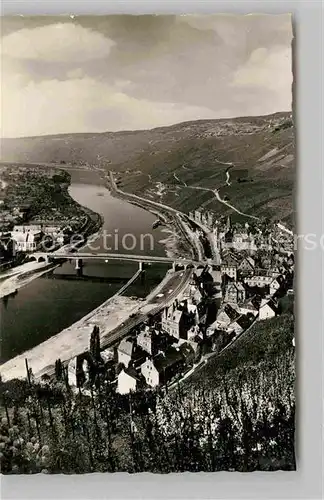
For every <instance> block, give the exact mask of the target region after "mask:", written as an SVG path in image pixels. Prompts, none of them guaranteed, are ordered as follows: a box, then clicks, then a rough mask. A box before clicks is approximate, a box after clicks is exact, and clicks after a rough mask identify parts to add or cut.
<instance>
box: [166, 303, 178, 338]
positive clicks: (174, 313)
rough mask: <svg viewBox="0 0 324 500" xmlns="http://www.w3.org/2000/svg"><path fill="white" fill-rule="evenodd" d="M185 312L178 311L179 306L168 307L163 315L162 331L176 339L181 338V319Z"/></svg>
mask: <svg viewBox="0 0 324 500" xmlns="http://www.w3.org/2000/svg"><path fill="white" fill-rule="evenodd" d="M182 316H183V311H180V310H179V309H177V305H176V304H173V305H172V306H171V307H166V308H165V309H164V311H163V314H162V329H163V330H164V331H166V332H167V333H168V334H169V335H171V336H172V337H175V338H180V332H181V319H182Z"/></svg>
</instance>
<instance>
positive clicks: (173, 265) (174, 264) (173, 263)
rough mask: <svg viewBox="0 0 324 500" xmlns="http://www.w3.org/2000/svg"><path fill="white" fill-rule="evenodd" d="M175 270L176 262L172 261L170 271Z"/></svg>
mask: <svg viewBox="0 0 324 500" xmlns="http://www.w3.org/2000/svg"><path fill="white" fill-rule="evenodd" d="M175 270H176V263H175V262H174V261H173V262H172V271H173V272H174V271H175Z"/></svg>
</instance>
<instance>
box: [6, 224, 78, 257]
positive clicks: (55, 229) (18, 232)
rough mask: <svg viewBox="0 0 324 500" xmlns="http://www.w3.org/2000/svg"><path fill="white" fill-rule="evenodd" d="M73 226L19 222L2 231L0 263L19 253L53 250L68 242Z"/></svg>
mask: <svg viewBox="0 0 324 500" xmlns="http://www.w3.org/2000/svg"><path fill="white" fill-rule="evenodd" d="M71 233H72V227H70V226H66V227H64V228H63V227H62V225H61V224H55V223H52V222H50V223H42V224H32V223H31V224H28V223H25V224H19V225H15V226H14V227H13V229H12V230H10V231H3V232H0V264H1V263H4V262H7V261H10V260H11V259H13V258H14V257H15V256H16V255H17V254H19V253H25V254H28V253H31V252H35V251H36V250H39V249H40V250H51V249H53V248H58V247H60V246H62V245H64V244H65V243H66V241H67V240H68V236H69V234H71Z"/></svg>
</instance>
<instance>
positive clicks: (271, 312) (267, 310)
mask: <svg viewBox="0 0 324 500" xmlns="http://www.w3.org/2000/svg"><path fill="white" fill-rule="evenodd" d="M279 312H280V310H279V306H278V303H277V301H275V300H274V299H272V298H271V299H262V302H261V306H260V310H259V319H260V320H261V321H262V320H265V319H270V318H274V317H275V316H277V315H278V314H279Z"/></svg>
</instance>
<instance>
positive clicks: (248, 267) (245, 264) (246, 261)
mask: <svg viewBox="0 0 324 500" xmlns="http://www.w3.org/2000/svg"><path fill="white" fill-rule="evenodd" d="M254 268H255V261H254V259H252V257H250V256H246V257H244V258H243V259H242V260H241V262H240V263H239V265H238V268H237V269H238V271H240V273H241V274H242V275H245V276H247V275H252V274H253V273H254Z"/></svg>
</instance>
